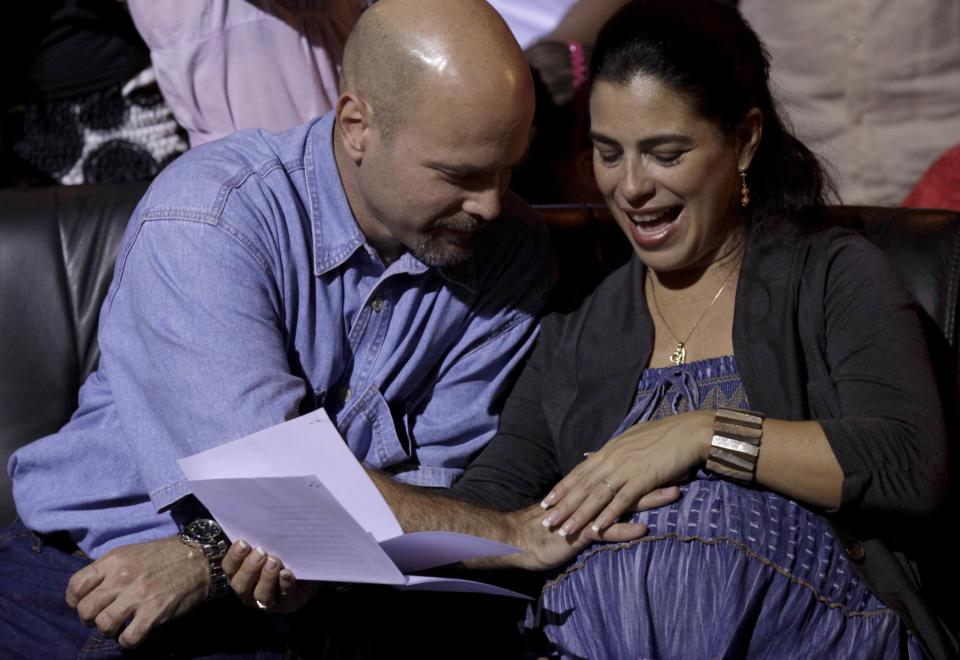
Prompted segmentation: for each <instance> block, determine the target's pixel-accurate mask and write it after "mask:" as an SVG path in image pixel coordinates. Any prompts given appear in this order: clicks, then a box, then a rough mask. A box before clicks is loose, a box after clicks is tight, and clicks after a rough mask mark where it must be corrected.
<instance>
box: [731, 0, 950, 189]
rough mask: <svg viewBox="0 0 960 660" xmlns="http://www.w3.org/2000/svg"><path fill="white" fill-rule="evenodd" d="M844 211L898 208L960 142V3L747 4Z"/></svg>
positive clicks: (799, 126)
mask: <svg viewBox="0 0 960 660" xmlns="http://www.w3.org/2000/svg"><path fill="white" fill-rule="evenodd" d="M739 5H740V9H741V11H742V12H743V15H744V17H745V18H746V19H747V20H748V21H749V22H750V24H751V25H752V26H753V28H754V29H755V30H756V31H757V33H758V34H759V35H760V37H761V39H763V41H764V43H765V45H766V47H767V48H768V50H769V52H770V58H771V73H772V78H773V88H774V92H775V93H776V95H777V96H778V97H779V100H780V102H781V103H782V104H783V107H784V108H785V110H786V113H787V116H788V118H789V119H790V120H791V121H792V122H793V123H794V125H795V126H796V132H797V135H798V136H799V137H800V138H801V139H802V140H803V141H804V142H806V143H807V144H808V145H810V147H811V148H812V149H813V150H814V151H815V152H816V153H817V154H818V155H819V156H820V157H821V158H823V159H824V160H825V161H826V162H827V163H829V164H831V166H832V167H833V168H834V170H835V172H836V179H837V187H838V191H839V193H840V199H841V200H842V202H843V203H845V204H872V205H889V206H893V205H897V204H899V203H900V200H902V199H903V198H904V197H905V196H906V195H907V193H908V192H909V191H910V189H911V187H912V186H913V185H914V183H916V181H917V180H918V179H919V178H920V176H921V174H923V172H924V171H925V170H926V169H927V168H928V167H930V165H931V164H932V163H933V161H934V160H935V159H936V158H937V157H938V156H939V155H940V154H941V153H943V151H944V149H946V148H948V147H949V146H950V145H951V144H953V143H954V142H955V141H956V138H957V136H960V2H956V0H843V2H837V1H836V0H806V1H805V2H769V1H768V0H739Z"/></svg>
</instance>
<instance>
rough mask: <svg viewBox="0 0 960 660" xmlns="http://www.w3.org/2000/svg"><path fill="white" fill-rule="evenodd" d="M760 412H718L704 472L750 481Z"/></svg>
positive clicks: (760, 424) (760, 428)
mask: <svg viewBox="0 0 960 660" xmlns="http://www.w3.org/2000/svg"><path fill="white" fill-rule="evenodd" d="M764 417H766V415H764V414H763V413H762V412H756V411H752V410H731V409H729V408H718V409H717V413H716V415H715V416H714V418H713V439H712V440H711V441H710V454H709V455H708V456H707V469H708V470H710V471H712V472H716V473H717V474H720V475H722V476H724V477H728V478H731V479H738V480H740V481H753V479H754V477H755V476H756V471H757V457H758V456H759V455H760V439H761V438H762V437H763V419H764Z"/></svg>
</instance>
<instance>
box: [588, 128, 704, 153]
mask: <svg viewBox="0 0 960 660" xmlns="http://www.w3.org/2000/svg"><path fill="white" fill-rule="evenodd" d="M590 139H591V140H593V141H594V142H599V143H600V144H605V145H609V146H611V147H617V146H620V143H619V142H618V141H617V140H614V139H613V138H611V137H608V136H606V135H604V134H603V133H600V132H598V131H590ZM665 144H669V145H677V146H683V147H689V146H693V144H694V141H693V139H692V138H691V137H690V136H688V135H683V134H681V133H664V134H662V135H654V136H652V137H648V138H645V139H643V140H640V142H639V144H638V146H639V147H640V149H641V150H644V151H646V150H649V149H656V148H657V147H659V146H662V145H665Z"/></svg>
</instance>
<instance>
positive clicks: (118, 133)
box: [12, 68, 187, 185]
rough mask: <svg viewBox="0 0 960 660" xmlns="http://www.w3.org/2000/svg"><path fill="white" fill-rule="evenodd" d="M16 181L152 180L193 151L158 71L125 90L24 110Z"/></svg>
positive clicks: (16, 145)
mask: <svg viewBox="0 0 960 660" xmlns="http://www.w3.org/2000/svg"><path fill="white" fill-rule="evenodd" d="M20 121H21V122H22V129H21V130H20V131H18V133H19V134H18V136H17V137H16V138H15V139H14V141H13V145H12V147H13V152H14V155H15V158H16V161H17V162H16V164H15V170H16V171H15V173H14V176H15V178H17V179H26V180H28V181H29V182H31V183H59V184H64V185H77V184H82V183H107V182H122V181H146V180H150V179H152V178H153V177H155V176H156V175H157V173H159V172H160V170H162V169H163V168H164V167H165V166H166V165H167V164H168V163H170V162H171V161H173V159H175V158H176V157H177V156H179V155H180V154H182V153H183V152H184V151H186V150H187V138H186V134H185V133H184V132H183V130H182V129H181V128H180V127H179V125H178V124H177V122H176V121H175V120H174V118H173V114H172V113H171V112H170V108H169V107H168V106H167V104H166V103H165V102H164V100H163V97H162V95H161V94H160V90H159V88H158V87H157V83H156V77H155V75H154V73H153V69H152V68H147V69H144V70H143V71H142V72H140V73H139V74H138V75H137V76H135V77H134V78H133V79H131V80H129V81H128V82H127V83H125V84H124V85H114V86H111V87H108V88H106V89H103V90H98V91H96V92H94V93H91V94H86V95H83V96H77V97H73V98H69V99H62V100H53V101H42V102H39V103H34V104H28V105H26V106H24V107H23V108H22V117H21V119H20Z"/></svg>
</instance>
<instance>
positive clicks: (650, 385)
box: [456, 0, 949, 658]
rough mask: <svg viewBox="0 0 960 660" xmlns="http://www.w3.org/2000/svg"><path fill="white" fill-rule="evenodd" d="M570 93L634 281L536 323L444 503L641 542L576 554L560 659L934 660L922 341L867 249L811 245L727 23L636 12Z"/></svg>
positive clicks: (731, 23) (938, 486) (550, 632)
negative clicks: (582, 110)
mask: <svg viewBox="0 0 960 660" xmlns="http://www.w3.org/2000/svg"><path fill="white" fill-rule="evenodd" d="M591 69H592V71H591V73H592V89H591V97H590V112H591V136H592V139H593V143H594V171H595V173H596V177H597V182H598V184H599V187H600V190H601V191H602V192H603V194H604V196H605V199H606V201H607V203H608V205H609V207H610V210H611V213H612V214H613V217H614V218H615V219H616V221H617V223H618V224H619V226H620V228H621V229H622V230H623V232H624V233H625V234H626V236H627V237H628V239H629V240H630V242H631V244H632V246H633V249H634V255H633V258H632V259H631V261H630V262H629V263H628V264H626V265H625V266H623V267H622V268H620V269H619V270H618V271H616V272H614V273H613V274H612V275H611V276H610V277H608V278H607V279H606V280H605V281H604V282H603V283H602V284H601V285H600V286H599V287H598V288H597V289H596V290H595V291H594V292H592V293H591V294H590V295H589V296H588V297H586V298H585V299H584V301H583V303H582V304H581V305H580V306H579V308H578V309H576V310H575V311H573V312H571V313H565V314H555V315H553V316H551V317H548V318H547V319H546V320H545V321H544V327H543V331H542V335H541V339H540V343H539V345H538V347H537V349H536V351H535V353H534V355H533V356H532V358H531V360H530V362H529V364H528V366H527V368H526V370H525V372H524V374H523V375H522V376H521V379H520V381H519V382H518V384H517V386H516V388H515V389H514V392H513V394H512V395H511V397H510V400H509V401H508V403H507V405H506V407H505V410H504V413H503V416H502V418H501V425H500V431H499V433H498V436H497V437H496V438H495V439H494V440H493V441H492V443H491V444H490V445H489V446H488V448H487V449H486V451H485V452H484V453H483V454H481V456H480V457H479V458H478V459H477V460H476V461H475V463H474V464H473V465H472V466H471V468H470V470H468V472H467V474H466V475H465V477H464V479H463V480H462V481H461V482H460V483H459V484H458V485H457V487H456V488H457V490H459V491H460V492H462V493H467V494H470V495H471V496H472V497H474V498H475V499H476V500H478V501H483V502H495V503H497V504H498V505H500V506H502V507H510V506H514V507H515V506H519V505H521V504H524V503H527V502H529V501H530V500H531V499H534V498H538V499H539V498H542V497H544V495H546V497H545V499H543V507H544V509H546V510H545V511H544V513H543V524H544V525H545V526H547V527H549V528H550V529H552V530H554V531H555V532H556V533H558V534H561V535H563V536H567V537H576V536H577V535H578V534H582V533H586V534H591V533H592V534H594V535H598V534H599V535H602V533H603V531H604V530H606V529H607V528H609V527H610V526H611V525H613V524H614V523H615V522H616V521H617V520H618V519H620V518H621V516H622V515H623V514H630V513H631V512H632V513H633V518H632V522H633V523H635V524H643V525H646V527H647V529H648V531H647V534H646V536H645V537H643V538H642V539H640V540H636V541H632V542H629V543H620V544H597V545H594V546H591V547H589V548H588V549H586V550H585V551H583V552H581V553H580V555H579V556H578V557H577V558H576V560H574V561H573V563H572V564H570V565H568V566H567V567H565V568H563V570H561V571H560V572H559V573H558V574H557V575H556V576H555V577H554V578H553V579H551V580H550V581H549V582H548V583H547V585H546V586H545V588H544V590H543V592H542V595H541V602H540V605H539V608H538V612H537V615H536V617H531V624H532V625H535V626H536V627H538V628H539V629H541V630H542V631H543V632H544V633H545V634H546V637H547V638H548V639H549V641H550V642H551V643H552V648H553V650H554V651H555V652H558V653H560V654H562V655H564V656H569V657H590V658H600V657H631V658H636V657H663V658H676V657H740V656H749V657H767V658H770V657H809V656H811V655H814V654H824V655H825V656H827V657H871V658H872V657H892V656H898V655H905V656H911V657H919V656H920V654H921V653H920V647H921V644H920V643H919V641H918V637H917V636H916V635H913V634H910V632H908V630H909V631H912V632H914V633H918V634H919V635H920V636H921V638H922V640H923V643H924V644H926V647H927V649H928V650H930V651H932V652H934V653H936V654H942V653H944V652H945V649H947V648H949V641H948V640H947V638H946V637H944V636H943V632H942V630H941V628H940V626H939V624H938V623H937V621H936V619H935V617H934V616H933V614H932V613H931V612H930V611H929V609H928V608H927V607H926V606H925V605H924V603H923V601H922V599H921V598H920V596H919V594H918V591H917V588H916V586H915V585H914V583H913V582H912V580H911V575H910V569H909V566H910V563H909V561H908V559H909V554H910V552H911V548H912V544H915V543H917V542H922V541H921V539H920V538H919V537H910V535H909V534H908V530H913V529H915V528H917V527H918V525H919V522H920V521H922V520H923V519H924V518H926V517H928V516H930V515H931V514H932V513H933V512H934V510H935V509H936V508H937V506H938V505H939V503H940V501H941V499H942V497H943V496H944V493H945V489H946V464H947V463H946V439H945V431H944V421H943V416H942V413H941V411H940V408H939V404H938V397H937V391H936V387H935V384H934V379H933V376H932V374H931V369H930V365H929V359H928V357H927V352H926V348H925V344H924V338H923V335H922V332H921V328H920V324H919V322H918V319H917V317H916V315H915V313H914V311H913V309H912V306H911V302H910V300H909V299H908V296H907V294H906V293H905V292H904V290H903V288H902V286H901V285H900V283H899V282H898V280H897V278H896V276H895V275H894V274H893V272H892V270H891V267H890V265H889V264H888V263H887V262H886V259H885V257H884V256H883V255H882V253H880V251H879V250H878V249H877V248H875V247H873V246H872V245H871V244H870V243H868V242H867V241H866V240H865V239H863V238H862V237H860V236H858V235H854V234H852V233H850V232H846V231H843V230H839V229H830V230H824V229H822V226H821V219H822V216H823V213H824V206H825V198H826V193H825V190H826V185H827V182H826V179H825V176H824V174H823V172H822V170H821V168H820V166H819V164H818V162H817V160H816V158H815V157H814V156H813V155H812V154H811V152H810V151H809V150H808V149H807V148H806V147H805V146H804V145H802V144H801V143H800V142H799V141H797V140H796V139H795V138H794V137H793V136H792V135H791V133H790V132H789V131H788V130H787V129H786V127H785V126H784V123H783V121H782V120H781V119H780V117H779V116H778V113H777V108H776V106H775V103H774V101H773V99H772V97H771V93H770V90H769V87H768V62H767V58H766V55H765V52H764V49H763V46H762V45H761V43H760V41H759V40H758V38H757V36H756V35H755V34H754V32H753V31H752V30H751V29H750V27H749V25H748V24H747V23H746V22H745V21H744V20H743V19H742V17H741V16H740V14H739V13H738V11H737V10H736V8H735V7H733V6H732V5H730V4H729V3H723V2H718V1H715V0H636V1H635V2H633V3H631V4H629V5H628V6H627V7H625V8H624V9H623V10H622V11H621V12H620V13H619V14H617V15H616V16H615V17H614V18H613V19H611V21H610V22H609V23H608V24H607V26H606V27H605V28H604V30H603V31H602V32H601V34H600V36H599V38H598V40H597V43H596V47H595V50H594V54H593V60H592V67H591ZM761 411H762V412H761ZM564 475H565V476H564ZM561 477H562V480H560V481H559V483H558V484H556V485H555V486H553V484H555V483H556V481H557V480H558V479H560V478H561ZM670 484H680V492H679V496H678V499H677V500H676V501H675V502H673V503H671V504H668V505H666V506H661V507H658V508H653V509H650V510H647V511H642V512H639V513H637V510H638V508H644V506H645V502H644V500H643V498H644V497H645V496H648V497H649V496H650V494H651V493H653V494H656V493H658V492H660V493H661V494H662V492H663V491H658V490H657V489H659V488H662V487H664V486H669V485H670ZM551 486H553V487H551ZM891 546H895V547H896V549H897V552H896V553H895V552H893V551H891V549H890V548H891ZM898 615H899V616H898ZM905 623H906V624H909V625H905Z"/></svg>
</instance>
